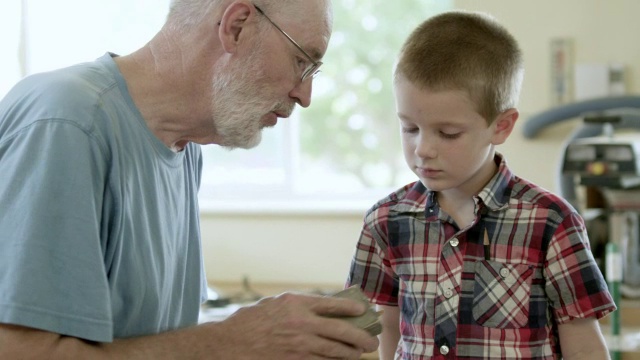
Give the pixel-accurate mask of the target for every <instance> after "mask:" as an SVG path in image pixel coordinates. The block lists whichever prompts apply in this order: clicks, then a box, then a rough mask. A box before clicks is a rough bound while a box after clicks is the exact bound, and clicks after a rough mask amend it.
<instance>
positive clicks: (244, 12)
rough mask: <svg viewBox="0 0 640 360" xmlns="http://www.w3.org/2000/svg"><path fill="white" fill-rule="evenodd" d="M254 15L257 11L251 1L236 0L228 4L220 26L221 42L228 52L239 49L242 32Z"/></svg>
mask: <svg viewBox="0 0 640 360" xmlns="http://www.w3.org/2000/svg"><path fill="white" fill-rule="evenodd" d="M254 16H257V11H256V9H255V8H254V7H253V5H252V4H251V3H250V2H247V1H234V2H233V3H231V4H229V6H227V8H226V9H225V10H224V12H223V13H222V19H220V23H219V28H218V36H219V37H220V43H221V44H222V48H223V49H224V50H225V51H226V52H228V53H235V52H236V51H237V47H238V45H239V43H240V39H241V35H243V34H242V32H243V31H245V30H246V26H247V24H248V20H249V19H252V18H253V17H254Z"/></svg>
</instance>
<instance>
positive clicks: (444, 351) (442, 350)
mask: <svg viewBox="0 0 640 360" xmlns="http://www.w3.org/2000/svg"><path fill="white" fill-rule="evenodd" d="M448 353H449V347H448V346H447V345H442V346H440V354H442V355H447V354H448Z"/></svg>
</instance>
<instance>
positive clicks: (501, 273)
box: [500, 268, 509, 279]
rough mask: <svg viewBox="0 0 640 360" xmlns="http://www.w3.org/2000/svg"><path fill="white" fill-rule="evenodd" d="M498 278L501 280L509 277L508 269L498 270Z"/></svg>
mask: <svg viewBox="0 0 640 360" xmlns="http://www.w3.org/2000/svg"><path fill="white" fill-rule="evenodd" d="M500 276H502V278H503V279H506V278H507V276H509V269H507V268H502V269H500Z"/></svg>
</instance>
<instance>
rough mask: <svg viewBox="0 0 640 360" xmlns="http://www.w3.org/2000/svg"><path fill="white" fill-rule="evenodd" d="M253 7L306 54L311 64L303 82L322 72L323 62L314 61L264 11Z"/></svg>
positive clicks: (304, 72)
mask: <svg viewBox="0 0 640 360" xmlns="http://www.w3.org/2000/svg"><path fill="white" fill-rule="evenodd" d="M253 6H254V7H255V8H256V10H258V12H259V13H260V14H262V15H263V16H264V17H265V18H266V19H267V20H269V22H270V23H271V25H273V26H275V27H276V29H278V30H279V31H280V32H281V33H282V35H284V36H285V37H286V38H287V39H289V41H290V42H291V43H292V44H293V46H295V47H296V48H298V50H300V51H301V52H302V53H303V54H304V56H305V57H306V58H307V60H309V64H307V65H306V67H305V68H304V70H303V71H302V81H305V80H306V79H307V78H309V76H311V77H315V76H316V75H317V74H318V73H319V72H320V70H319V68H320V65H322V61H315V60H313V58H312V57H311V55H309V54H308V53H307V52H306V51H304V49H303V48H302V47H301V46H300V45H298V43H297V42H296V41H295V40H293V39H292V38H291V36H289V34H287V33H286V32H284V30H282V29H281V28H280V26H278V25H276V23H274V22H273V20H271V19H270V18H269V17H268V16H267V15H266V14H265V13H264V11H262V9H260V8H259V7H257V6H256V5H255V4H254V5H253Z"/></svg>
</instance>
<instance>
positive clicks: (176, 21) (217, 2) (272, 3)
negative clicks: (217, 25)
mask: <svg viewBox="0 0 640 360" xmlns="http://www.w3.org/2000/svg"><path fill="white" fill-rule="evenodd" d="M304 1H309V0H258V1H255V2H253V3H254V4H255V5H257V6H259V7H260V9H262V10H263V11H265V13H267V14H269V17H270V18H272V19H277V18H278V17H286V16H288V15H291V14H294V13H295V10H296V9H299V6H298V4H302V3H303V2H304ZM230 3H231V1H230V0H172V1H171V8H170V10H169V15H168V17H167V23H168V24H170V25H171V26H172V27H173V28H177V29H178V30H182V31H184V30H188V29H192V28H194V27H196V26H198V25H200V24H201V23H202V22H204V21H210V19H209V16H211V13H212V10H214V9H216V8H217V7H221V6H224V5H227V4H230Z"/></svg>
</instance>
